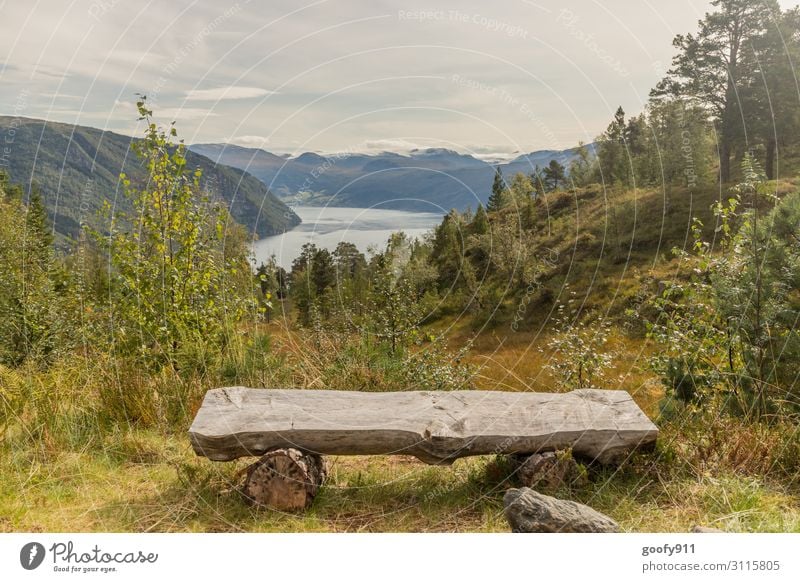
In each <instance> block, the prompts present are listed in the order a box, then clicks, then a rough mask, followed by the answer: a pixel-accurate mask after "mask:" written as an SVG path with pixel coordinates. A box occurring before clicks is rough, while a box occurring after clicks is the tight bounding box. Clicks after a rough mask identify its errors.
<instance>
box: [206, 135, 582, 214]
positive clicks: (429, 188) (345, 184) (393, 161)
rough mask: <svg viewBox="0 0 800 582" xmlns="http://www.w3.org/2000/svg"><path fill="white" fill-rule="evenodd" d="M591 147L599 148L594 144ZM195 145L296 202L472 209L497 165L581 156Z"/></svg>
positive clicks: (529, 167)
mask: <svg viewBox="0 0 800 582" xmlns="http://www.w3.org/2000/svg"><path fill="white" fill-rule="evenodd" d="M587 147H588V148H589V151H590V152H593V151H594V148H593V147H592V145H590V146H587ZM190 149H191V150H192V151H194V152H196V153H199V154H202V155H204V156H206V157H208V158H209V159H211V160H214V161H217V162H219V163H222V164H225V165H228V166H233V167H234V168H240V169H242V170H246V171H247V172H249V173H251V174H252V175H253V176H255V177H257V178H258V179H260V180H261V181H262V182H264V184H266V185H267V187H268V188H269V189H270V191H272V192H274V193H275V194H276V195H277V196H279V197H280V198H282V199H284V200H287V201H292V202H293V203H298V204H307V205H322V204H327V205H331V206H351V207H355V208H370V207H378V208H391V209H398V210H414V211H427V212H447V211H448V210H450V209H451V208H457V209H459V210H464V209H466V208H469V207H471V208H473V209H474V208H476V207H477V206H478V203H482V204H485V203H486V200H487V199H488V197H489V194H491V187H492V181H493V179H494V172H495V167H499V168H500V170H501V171H502V172H503V175H504V176H505V177H507V178H509V179H510V178H511V176H513V175H514V174H516V173H517V172H523V173H525V174H530V173H531V172H533V170H534V169H535V168H536V166H539V167H544V166H546V165H547V164H549V163H550V161H551V160H554V159H555V160H558V161H559V162H560V163H561V164H563V165H565V166H569V163H570V162H571V161H572V160H573V159H574V158H575V157H576V156H577V148H573V149H568V150H563V151H558V150H542V151H536V152H533V153H530V154H524V155H521V156H518V157H517V158H514V159H512V160H510V161H508V162H505V163H501V164H499V165H498V164H490V163H488V162H486V161H483V160H480V159H478V158H476V157H474V156H471V155H468V154H462V153H459V152H456V151H453V150H449V149H443V148H428V149H416V150H412V151H410V152H409V153H407V154H399V153H394V152H382V153H379V154H360V153H345V154H327V155H320V154H317V153H313V152H306V153H303V154H301V155H298V156H293V157H289V156H282V155H278V154H274V153H270V152H268V151H265V150H263V149H254V148H246V147H241V146H237V145H231V144H218V143H210V144H196V145H192V146H190Z"/></svg>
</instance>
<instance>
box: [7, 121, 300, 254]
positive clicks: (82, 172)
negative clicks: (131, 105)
mask: <svg viewBox="0 0 800 582" xmlns="http://www.w3.org/2000/svg"><path fill="white" fill-rule="evenodd" d="M133 139H134V138H131V137H128V136H124V135H120V134H117V133H113V132H110V131H102V130H99V129H94V128H91V127H84V126H80V125H70V124H65V123H53V122H49V121H47V122H46V121H43V120H40V119H29V118H20V117H9V116H0V170H4V171H6V172H7V173H9V174H10V177H11V181H12V182H16V183H19V184H22V185H24V186H26V187H28V186H29V185H30V184H31V183H35V184H36V185H38V187H39V190H40V192H41V195H42V199H43V201H44V204H45V207H46V208H47V212H48V215H49V217H50V219H51V220H52V223H53V225H54V230H55V232H56V234H57V235H59V237H60V238H61V240H62V241H63V240H64V239H65V238H66V239H68V238H74V237H75V236H76V235H77V234H78V232H79V231H80V225H81V223H83V222H86V223H88V224H93V225H97V224H98V220H99V219H98V211H99V210H100V208H101V207H102V204H103V201H104V200H108V201H109V202H111V203H112V204H115V203H116V204H118V205H121V206H122V207H125V208H130V204H129V201H128V200H127V198H126V196H125V195H124V193H123V191H122V188H121V184H120V182H119V175H120V173H121V172H124V173H125V174H126V175H127V176H128V177H129V178H130V179H131V181H132V182H133V184H134V185H141V184H142V183H144V181H145V180H146V179H147V172H146V170H145V168H144V167H143V166H142V163H141V161H140V160H139V159H138V158H137V157H136V155H135V153H134V152H133V151H132V150H131V143H132V140H133ZM187 166H188V167H189V168H190V169H191V170H194V169H197V168H199V169H200V170H202V172H203V175H202V178H201V184H202V186H203V188H204V189H205V190H206V191H208V192H209V193H210V194H211V195H212V196H218V197H219V198H221V199H222V200H224V201H225V203H226V204H227V206H228V208H229V210H230V212H231V215H232V216H233V218H234V219H235V220H236V221H237V222H239V223H240V224H242V225H243V226H245V227H246V228H247V229H248V231H249V232H251V233H252V234H253V235H254V236H257V237H259V238H260V237H264V236H268V235H272V234H279V233H282V232H284V231H285V230H288V229H291V228H293V227H295V226H297V225H298V224H300V218H299V217H298V216H297V215H296V214H295V213H294V212H293V211H292V210H291V209H290V208H289V207H288V206H286V204H284V203H283V202H282V201H281V200H279V199H278V198H277V197H275V196H274V195H273V194H272V193H271V192H270V191H269V189H268V188H267V186H266V185H265V184H264V182H263V181H261V180H259V179H257V178H255V177H253V176H252V175H250V174H249V173H247V172H245V171H242V170H241V169H237V168H232V167H228V166H226V165H223V164H220V163H217V161H216V160H210V159H209V158H207V157H205V156H203V155H202V154H200V153H196V152H193V151H189V152H187Z"/></svg>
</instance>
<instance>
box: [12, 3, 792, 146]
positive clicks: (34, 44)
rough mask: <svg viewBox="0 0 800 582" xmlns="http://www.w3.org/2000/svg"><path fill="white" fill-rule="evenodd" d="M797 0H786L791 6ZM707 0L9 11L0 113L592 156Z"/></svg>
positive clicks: (229, 138)
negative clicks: (142, 101) (138, 108)
mask: <svg viewBox="0 0 800 582" xmlns="http://www.w3.org/2000/svg"><path fill="white" fill-rule="evenodd" d="M794 3H795V2H790V1H786V2H782V4H783V5H784V6H786V7H788V6H789V5H794ZM708 7H709V2H705V1H701V0H669V1H668V2H667V1H663V0H662V1H658V0H603V1H602V2H601V1H594V0H558V1H553V0H533V1H529V0H499V1H496V2H493V3H488V2H485V1H484V2H464V1H461V2H450V1H441V2H436V1H430V0H428V1H427V2H422V1H420V0H412V1H411V2H404V1H400V2H389V1H386V0H347V1H343V0H317V1H314V2H310V1H309V2H304V1H299V2H298V1H297V0H294V1H290V0H269V2H257V1H250V2H248V1H246V0H239V1H238V2H226V1H225V0H213V1H212V0H197V1H194V2H188V1H179V0H173V1H170V2H166V1H159V2H156V1H152V2H147V1H143V2H130V1H124V2H123V1H121V0H94V1H89V0H74V1H72V2H67V1H64V0H43V1H38V2H37V1H36V0H30V1H28V2H19V1H18V0H13V1H12V0H8V1H0V15H2V35H0V58H5V59H6V60H5V62H3V61H0V113H2V114H6V115H18V116H24V117H38V118H46V119H48V120H52V121H63V122H69V123H80V124H84V125H91V126H95V127H100V128H105V129H112V130H115V131H121V132H124V133H135V132H136V131H137V127H136V121H135V119H136V112H135V109H134V102H135V94H136V93H137V92H138V93H145V94H147V95H148V96H149V98H150V100H151V101H152V106H153V108H155V110H156V113H157V114H158V115H159V117H160V119H162V120H167V121H168V120H172V119H174V120H176V121H177V123H178V130H179V133H180V135H181V136H182V137H183V138H184V139H185V141H186V142H188V143H199V142H232V143H237V144H240V145H248V146H256V147H263V148H264V149H267V150H270V151H274V152H281V153H283V152H288V153H299V152H303V151H321V152H333V151H349V150H353V151H379V150H387V149H388V150H394V151H404V150H407V149H409V148H412V147H419V146H422V147H429V146H437V147H448V148H452V149H457V150H460V151H464V152H470V153H475V154H479V155H494V154H510V153H512V152H520V151H525V152H527V151H533V150H538V149H555V148H565V147H570V146H572V145H574V144H576V143H577V142H578V140H583V141H591V140H592V139H593V138H594V136H596V135H597V134H598V133H599V132H600V131H602V130H603V129H604V128H605V126H606V125H607V124H608V122H609V120H610V118H611V116H612V114H613V112H614V110H615V109H616V107H617V106H618V105H622V106H623V107H624V109H625V110H626V111H627V112H629V113H637V112H639V111H640V110H641V109H642V107H643V104H644V103H645V101H646V100H647V94H648V91H649V89H650V88H651V87H652V86H653V85H654V84H655V82H656V81H657V80H658V79H659V77H660V76H661V74H662V73H663V70H664V68H665V67H666V66H667V65H668V64H669V60H670V58H671V56H672V54H673V48H672V46H671V40H672V38H673V37H674V35H675V34H677V33H681V32H688V31H693V30H695V28H696V22H697V20H698V19H699V18H701V17H702V15H703V13H704V12H705V11H706V10H707V9H708Z"/></svg>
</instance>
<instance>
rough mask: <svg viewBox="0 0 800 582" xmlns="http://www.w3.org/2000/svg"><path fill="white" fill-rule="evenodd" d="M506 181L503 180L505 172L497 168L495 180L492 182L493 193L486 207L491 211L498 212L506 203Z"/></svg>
mask: <svg viewBox="0 0 800 582" xmlns="http://www.w3.org/2000/svg"><path fill="white" fill-rule="evenodd" d="M505 192H506V183H505V180H503V172H502V171H500V168H499V167H497V168H495V171H494V182H492V194H491V196H489V200H488V201H487V202H486V209H487V210H488V211H489V212H497V211H498V210H500V209H501V208H502V207H503V206H504V205H505Z"/></svg>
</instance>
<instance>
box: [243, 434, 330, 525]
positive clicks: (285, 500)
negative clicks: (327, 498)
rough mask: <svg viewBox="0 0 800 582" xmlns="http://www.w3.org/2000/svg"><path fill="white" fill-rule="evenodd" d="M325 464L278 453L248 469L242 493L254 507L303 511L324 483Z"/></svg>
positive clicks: (290, 451)
mask: <svg viewBox="0 0 800 582" xmlns="http://www.w3.org/2000/svg"><path fill="white" fill-rule="evenodd" d="M326 475H327V469H326V467H325V460H324V459H323V458H322V457H320V456H319V455H314V454H311V453H304V452H302V451H299V450H297V449H291V448H290V449H277V450H274V451H270V452H268V453H266V454H265V455H263V456H262V457H261V458H260V459H259V460H258V461H256V462H255V463H253V464H252V465H250V466H249V467H248V468H247V476H246V477H245V480H244V484H243V485H242V493H243V494H244V496H245V497H246V498H247V499H248V500H249V501H250V502H251V503H253V505H256V506H259V507H262V506H263V507H270V508H272V509H277V510H280V511H302V510H303V509H306V508H307V507H309V506H310V505H311V503H312V502H313V501H314V497H316V495H317V492H318V491H319V488H320V487H321V486H322V483H323V481H325V476H326Z"/></svg>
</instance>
